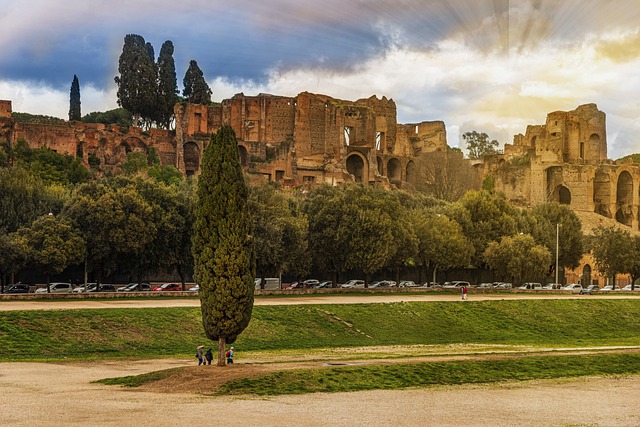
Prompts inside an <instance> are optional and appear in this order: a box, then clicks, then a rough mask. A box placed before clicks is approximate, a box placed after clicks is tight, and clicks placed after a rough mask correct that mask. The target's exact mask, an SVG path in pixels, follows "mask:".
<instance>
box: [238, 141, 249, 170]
mask: <svg viewBox="0 0 640 427" xmlns="http://www.w3.org/2000/svg"><path fill="white" fill-rule="evenodd" d="M238 152H239V153H240V164H241V165H242V166H247V158H248V156H247V149H246V148H245V147H244V146H242V145H238Z"/></svg>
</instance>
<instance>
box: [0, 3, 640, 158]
mask: <svg viewBox="0 0 640 427" xmlns="http://www.w3.org/2000/svg"><path fill="white" fill-rule="evenodd" d="M0 10H1V11H2V12H1V13H0V28H2V31H0V99H8V100H11V101H12V103H13V111H18V112H26V113H31V114H45V115H50V116H55V117H60V118H64V119H67V118H68V112H69V91H70V88H71V82H72V80H73V75H74V74H75V75H77V76H78V79H79V81H80V91H81V101H82V114H83V115H84V114H88V113H90V112H92V111H106V110H110V109H112V108H117V97H116V87H115V83H114V77H115V76H117V75H118V57H119V56H120V53H121V52H122V46H123V44H124V36H125V35H126V34H138V35H141V36H142V37H144V39H145V40H146V41H147V42H150V43H151V44H152V45H153V47H154V49H155V52H156V55H157V54H158V53H159V51H160V47H161V46H162V43H164V41H166V40H171V41H172V42H173V44H174V47H175V52H174V59H175V63H176V74H177V79H178V88H179V89H180V90H182V79H183V77H184V74H185V72H186V69H187V67H188V65H189V61H190V60H195V61H197V62H198V65H199V67H200V68H201V69H202V71H203V72H204V75H205V78H206V79H207V81H208V83H209V85H210V87H211V89H212V90H213V100H214V101H221V100H222V99H225V98H229V97H231V96H233V95H234V94H236V93H239V92H243V93H244V94H245V95H249V96H251V95H257V94H259V93H271V94H274V95H282V96H295V95H297V94H298V93H300V92H303V91H309V92H313V93H320V94H325V95H329V96H331V97H334V98H339V99H345V100H357V99H360V98H368V97H370V96H371V95H376V96H378V97H379V98H381V97H382V96H386V97H387V98H392V99H393V100H394V101H395V102H396V104H397V112H398V122H399V123H417V122H421V121H433V120H442V121H444V122H445V125H446V127H447V140H448V143H449V145H451V146H453V147H457V146H459V147H460V148H464V146H463V140H462V138H461V135H462V134H463V133H464V132H468V131H472V130H477V131H481V132H486V133H487V134H488V135H489V137H490V138H491V139H497V140H498V141H499V142H500V144H501V145H502V144H504V143H512V141H513V135H515V134H518V133H523V134H524V133H525V131H526V126H527V125H529V124H544V122H545V119H546V115H547V114H548V113H550V112H552V111H558V110H562V111H569V110H573V109H575V108H576V107H577V106H578V105H581V104H586V103H595V104H597V105H598V108H599V109H600V110H602V111H604V112H605V113H606V114H607V140H608V147H609V150H608V155H609V157H610V158H613V159H616V158H619V157H622V156H624V155H627V154H631V153H637V152H640V0H313V1H310V0H260V1H256V0H180V1H176V0H126V1H124V0H90V1H86V0H65V1H64V2H62V1H58V0H30V1H29V2H24V1H18V0H0Z"/></svg>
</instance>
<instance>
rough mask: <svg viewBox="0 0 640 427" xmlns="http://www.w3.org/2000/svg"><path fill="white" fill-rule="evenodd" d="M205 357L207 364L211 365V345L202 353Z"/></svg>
mask: <svg viewBox="0 0 640 427" xmlns="http://www.w3.org/2000/svg"><path fill="white" fill-rule="evenodd" d="M204 357H205V359H207V365H211V361H212V360H213V353H212V352H211V347H209V349H208V350H207V352H206V353H205V354H204Z"/></svg>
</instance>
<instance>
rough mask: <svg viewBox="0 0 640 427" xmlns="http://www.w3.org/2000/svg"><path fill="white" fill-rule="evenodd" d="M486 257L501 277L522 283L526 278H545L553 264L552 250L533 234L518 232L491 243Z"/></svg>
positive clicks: (489, 264) (485, 253)
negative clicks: (540, 243)
mask: <svg viewBox="0 0 640 427" xmlns="http://www.w3.org/2000/svg"><path fill="white" fill-rule="evenodd" d="M484 259H485V261H486V263H487V265H488V266H489V268H491V269H492V270H494V271H496V272H497V273H498V274H499V275H500V276H501V277H504V278H513V281H514V283H516V284H522V283H523V282H524V280H526V279H528V280H531V281H533V280H536V279H538V280H539V279H541V278H544V276H545V274H546V272H547V271H548V268H549V265H550V264H551V252H549V250H548V249H547V248H546V247H544V246H542V245H537V244H536V243H535V240H534V239H533V237H532V236H531V235H529V234H518V235H515V236H504V237H503V238H502V239H501V240H500V243H498V242H495V241H494V242H491V243H489V246H487V249H486V250H485V251H484ZM540 281H542V280H540Z"/></svg>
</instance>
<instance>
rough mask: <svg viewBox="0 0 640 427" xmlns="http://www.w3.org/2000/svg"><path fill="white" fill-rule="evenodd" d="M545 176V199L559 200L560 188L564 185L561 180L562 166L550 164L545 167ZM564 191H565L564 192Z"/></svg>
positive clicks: (550, 200) (549, 200)
mask: <svg viewBox="0 0 640 427" xmlns="http://www.w3.org/2000/svg"><path fill="white" fill-rule="evenodd" d="M546 178H547V201H548V202H559V201H560V188H561V187H564V183H563V182H562V166H551V167H548V168H547V169H546ZM565 193H566V192H565Z"/></svg>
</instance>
